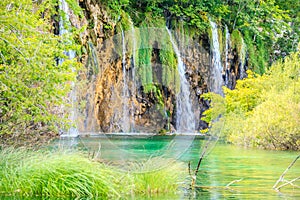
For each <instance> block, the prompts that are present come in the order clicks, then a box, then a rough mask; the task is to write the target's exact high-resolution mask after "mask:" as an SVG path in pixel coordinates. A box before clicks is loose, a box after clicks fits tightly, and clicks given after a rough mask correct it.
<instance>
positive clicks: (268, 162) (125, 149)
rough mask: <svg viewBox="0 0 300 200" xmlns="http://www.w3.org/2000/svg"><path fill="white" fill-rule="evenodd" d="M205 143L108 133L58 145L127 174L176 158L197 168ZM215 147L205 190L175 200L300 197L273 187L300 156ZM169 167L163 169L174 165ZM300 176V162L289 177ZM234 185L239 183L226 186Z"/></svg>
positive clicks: (200, 180)
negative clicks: (137, 166)
mask: <svg viewBox="0 0 300 200" xmlns="http://www.w3.org/2000/svg"><path fill="white" fill-rule="evenodd" d="M205 142H206V140H203V139H201V137H200V138H197V137H194V136H138V135H135V136H130V135H127V136H108V137H107V136H103V135H102V136H101V137H86V138H85V137H83V138H72V139H63V140H60V141H59V142H58V143H57V146H61V147H74V148H81V149H84V150H87V151H89V152H90V155H91V156H93V157H97V158H99V159H101V160H104V161H107V162H110V163H113V164H114V163H116V164H118V165H120V166H123V167H124V168H125V169H126V170H128V169H127V168H126V167H128V166H126V163H127V162H128V161H130V162H143V161H144V160H147V159H150V158H154V157H162V158H173V159H176V160H179V161H182V162H185V163H186V165H187V163H188V162H189V161H190V162H191V165H192V168H193V169H194V168H195V166H196V165H197V162H198V159H199V155H200V154H201V151H202V148H203V146H204V144H205ZM212 143H213V142H212ZM212 147H213V148H212V149H211V150H210V151H209V153H208V155H207V156H206V157H205V158H204V160H203V162H202V164H201V167H200V171H199V173H198V176H197V186H199V187H198V188H197V189H195V191H188V190H183V192H182V193H180V194H179V195H177V196H176V197H172V199H173V198H177V199H300V189H299V188H297V187H293V186H290V185H289V186H286V187H284V188H283V189H282V190H281V192H276V191H275V190H273V189H272V187H273V185H274V184H275V182H276V181H277V179H278V178H279V176H280V175H281V174H282V173H283V171H284V170H285V169H286V168H287V167H288V165H289V164H290V163H291V162H292V161H293V160H294V159H295V158H296V156H297V155H298V154H299V152H289V151H267V150H257V149H245V148H241V147H236V146H232V145H228V144H220V143H219V142H218V143H217V144H216V145H213V146H212ZM169 164H171V163H165V164H164V166H159V167H168V165H169ZM154 170H155V169H154ZM299 176H300V160H298V162H296V163H295V165H294V166H293V167H292V168H291V169H290V170H289V172H288V173H287V174H286V176H285V179H286V180H291V179H293V178H297V177H299ZM232 181H236V182H234V183H233V184H232V185H230V187H226V185H227V184H229V183H230V182H232ZM299 183H300V181H299V180H298V185H299ZM296 184H297V183H296ZM153 198H154V197H152V198H151V199H153ZM168 198H170V197H163V196H158V197H157V199H168ZM154 199H155V198H154Z"/></svg>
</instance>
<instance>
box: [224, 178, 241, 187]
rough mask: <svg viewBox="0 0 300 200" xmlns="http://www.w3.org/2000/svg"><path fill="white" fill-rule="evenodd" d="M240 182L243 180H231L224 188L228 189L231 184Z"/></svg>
mask: <svg viewBox="0 0 300 200" xmlns="http://www.w3.org/2000/svg"><path fill="white" fill-rule="evenodd" d="M242 180H243V178H241V179H239V180H233V181H231V182H230V183H228V184H227V185H226V186H225V187H226V188H229V187H230V186H231V185H232V184H234V183H238V182H240V181H242Z"/></svg>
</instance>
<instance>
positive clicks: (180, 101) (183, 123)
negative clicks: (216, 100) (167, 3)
mask: <svg viewBox="0 0 300 200" xmlns="http://www.w3.org/2000/svg"><path fill="white" fill-rule="evenodd" d="M166 29H167V32H168V34H169V38H170V41H171V43H172V46H173V50H174V52H175V54H176V57H177V69H178V73H179V77H180V91H179V93H178V94H177V95H176V129H177V132H179V133H184V132H194V131H195V116H194V112H193V110H192V103H191V99H190V85H189V82H188V81H187V78H186V76H185V65H184V63H183V61H182V58H181V54H180V51H179V49H178V46H177V44H176V42H175V40H174V39H173V36H172V33H171V31H170V30H169V29H168V28H167V27H166Z"/></svg>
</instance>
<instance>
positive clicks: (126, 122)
mask: <svg viewBox="0 0 300 200" xmlns="http://www.w3.org/2000/svg"><path fill="white" fill-rule="evenodd" d="M121 35H122V68H123V91H122V97H121V98H122V103H123V113H122V124H121V129H122V131H123V132H129V131H130V114H129V108H128V102H129V91H128V80H127V72H126V44H125V36H124V31H123V30H122V34H121Z"/></svg>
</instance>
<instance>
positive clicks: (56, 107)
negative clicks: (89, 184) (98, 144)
mask: <svg viewBox="0 0 300 200" xmlns="http://www.w3.org/2000/svg"><path fill="white" fill-rule="evenodd" d="M55 6H57V1H44V2H43V3H42V4H36V3H34V1H32V0H19V1H14V2H11V1H10V0H2V1H1V2H0V92H1V95H0V135H2V137H3V135H5V136H6V137H7V136H11V137H13V138H14V137H27V136H29V135H32V136H36V135H35V134H36V133H45V132H47V131H49V130H56V131H57V127H62V125H63V124H64V120H63V119H61V118H58V114H60V115H62V113H61V112H60V110H61V108H62V106H63V105H64V104H65V102H66V101H65V98H66V96H67V94H68V92H69V90H70V84H69V83H70V81H73V80H74V79H75V74H74V72H72V66H73V67H75V66H76V63H75V62H74V61H71V60H65V62H63V63H61V64H58V62H57V60H58V59H59V58H65V59H66V56H65V55H64V50H67V49H70V48H74V47H75V46H74V45H73V44H72V43H70V42H65V40H66V39H68V38H64V39H63V38H61V37H60V36H57V35H54V34H52V33H51V22H52V21H51V20H52V19H51V16H52V14H53V12H54V10H53V8H55ZM51 8H52V10H51ZM41 16H42V17H41ZM60 117H62V116H60Z"/></svg>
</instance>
